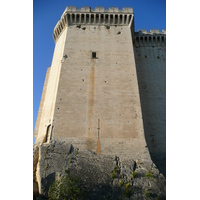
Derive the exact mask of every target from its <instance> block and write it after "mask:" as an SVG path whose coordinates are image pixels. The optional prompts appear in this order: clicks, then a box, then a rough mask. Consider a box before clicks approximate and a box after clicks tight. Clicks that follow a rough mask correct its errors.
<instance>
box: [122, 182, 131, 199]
mask: <svg viewBox="0 0 200 200" xmlns="http://www.w3.org/2000/svg"><path fill="white" fill-rule="evenodd" d="M132 193H133V192H132V190H131V187H130V183H126V188H125V192H124V196H125V197H127V198H130V196H131V195H132Z"/></svg>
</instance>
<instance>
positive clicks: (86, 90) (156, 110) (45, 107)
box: [34, 7, 166, 174]
mask: <svg viewBox="0 0 200 200" xmlns="http://www.w3.org/2000/svg"><path fill="white" fill-rule="evenodd" d="M53 38H54V41H55V50H54V55H53V60H52V64H51V67H49V68H48V70H47V73H46V79H45V83H44V87H43V93H42V97H41V102H40V107H39V111H38V117H37V121H36V125H35V132H34V136H35V144H40V145H41V144H48V143H50V142H51V141H59V142H62V141H65V142H67V143H70V144H72V145H73V146H74V147H77V148H79V149H87V150H89V151H91V152H95V153H96V154H97V155H105V156H106V155H113V156H114V155H119V156H120V157H121V158H122V159H124V160H126V159H134V160H136V159H143V160H145V161H147V162H150V161H151V159H152V160H153V161H154V160H155V161H154V162H155V163H156V162H157V163H156V164H157V165H158V166H159V165H160V169H161V171H162V172H163V173H164V174H165V154H166V133H165V124H166V118H165V114H166V111H165V104H166V102H165V99H166V96H165V90H166V89H165V88H166V85H165V80H166V79H165V75H166V32H165V30H163V31H162V32H159V30H151V31H150V32H147V31H145V30H141V31H138V32H135V30H134V14H133V9H132V8H123V9H122V10H119V9H118V8H115V7H111V8H109V9H108V10H105V9H104V8H103V7H96V8H95V9H94V10H92V9H91V8H90V7H82V8H81V9H77V8H76V7H67V8H66V9H65V11H64V13H63V14H62V16H61V19H60V20H59V21H58V23H57V24H56V26H55V28H54V31H53Z"/></svg>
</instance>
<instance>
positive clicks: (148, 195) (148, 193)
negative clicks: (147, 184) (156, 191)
mask: <svg viewBox="0 0 200 200" xmlns="http://www.w3.org/2000/svg"><path fill="white" fill-rule="evenodd" d="M150 196H151V194H150V192H149V190H148V188H146V189H145V197H150Z"/></svg>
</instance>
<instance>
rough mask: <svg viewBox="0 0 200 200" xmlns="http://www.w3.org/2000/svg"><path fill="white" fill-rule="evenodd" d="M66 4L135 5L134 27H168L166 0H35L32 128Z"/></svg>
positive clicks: (119, 6) (78, 5)
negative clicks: (55, 29)
mask: <svg viewBox="0 0 200 200" xmlns="http://www.w3.org/2000/svg"><path fill="white" fill-rule="evenodd" d="M67 6H76V7H77V8H81V7H82V6H90V7H91V8H92V9H94V8H95V7H96V6H103V7H105V8H106V9H108V8H109V7H118V8H119V9H122V8H123V7H132V8H133V12H134V16H135V31H138V30H139V29H146V30H147V31H150V29H159V30H160V31H162V29H166V0H124V1H122V0H115V1H113V0H110V1H108V0H96V1H94V0H33V131H34V128H35V123H36V119H37V113H38V109H39V104H40V99H41V95H42V90H43V84H44V80H45V75H46V70H47V67H49V66H51V62H52V57H53V52H54V46H55V45H54V40H53V37H52V34H53V29H54V27H55V25H56V23H57V22H58V20H59V19H60V17H61V15H62V13H63V12H64V10H65V8H66V7H67ZM34 142H35V140H34V137H33V143H34Z"/></svg>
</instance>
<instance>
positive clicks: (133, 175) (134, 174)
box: [132, 171, 137, 180]
mask: <svg viewBox="0 0 200 200" xmlns="http://www.w3.org/2000/svg"><path fill="white" fill-rule="evenodd" d="M136 174H137V173H136V171H133V172H132V178H133V180H134V178H135V176H136Z"/></svg>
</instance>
